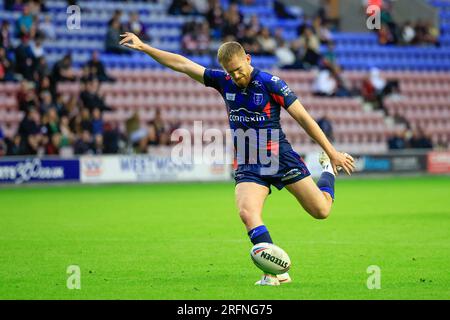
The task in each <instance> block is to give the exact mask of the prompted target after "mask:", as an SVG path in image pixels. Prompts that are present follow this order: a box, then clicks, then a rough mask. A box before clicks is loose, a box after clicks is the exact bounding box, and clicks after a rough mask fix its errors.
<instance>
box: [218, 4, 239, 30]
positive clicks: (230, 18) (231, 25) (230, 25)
mask: <svg viewBox="0 0 450 320" xmlns="http://www.w3.org/2000/svg"><path fill="white" fill-rule="evenodd" d="M242 20H243V16H242V14H241V13H240V12H239V7H238V6H237V4H235V3H232V4H230V5H229V7H228V10H227V11H226V12H225V23H224V25H223V27H222V37H223V38H225V37H226V36H228V35H232V36H234V37H235V38H240V37H241V36H242V31H243V25H242Z"/></svg>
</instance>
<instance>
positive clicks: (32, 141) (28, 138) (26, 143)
mask: <svg viewBox="0 0 450 320" xmlns="http://www.w3.org/2000/svg"><path fill="white" fill-rule="evenodd" d="M18 133H19V135H20V136H21V143H22V146H21V149H23V152H24V154H38V153H39V151H40V149H41V148H42V147H43V145H44V136H43V135H42V132H41V117H40V115H39V112H37V111H36V110H35V109H33V108H32V109H30V110H29V111H28V113H27V114H26V116H25V117H24V118H23V120H22V121H21V122H20V124H19V130H18Z"/></svg>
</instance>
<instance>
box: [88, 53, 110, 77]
mask: <svg viewBox="0 0 450 320" xmlns="http://www.w3.org/2000/svg"><path fill="white" fill-rule="evenodd" d="M87 67H88V78H89V77H95V78H97V79H98V80H99V81H100V82H103V81H105V82H114V81H116V79H114V78H113V77H111V76H109V75H108V74H107V73H106V69H105V65H104V64H103V62H102V61H101V60H100V59H99V54H98V51H97V50H94V51H93V52H92V57H91V60H89V61H88V62H87ZM88 78H86V80H87V79H88Z"/></svg>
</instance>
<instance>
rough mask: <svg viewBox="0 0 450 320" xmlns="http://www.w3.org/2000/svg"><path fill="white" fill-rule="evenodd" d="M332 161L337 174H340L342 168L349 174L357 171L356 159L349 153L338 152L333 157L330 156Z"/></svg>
mask: <svg viewBox="0 0 450 320" xmlns="http://www.w3.org/2000/svg"><path fill="white" fill-rule="evenodd" d="M330 162H331V165H332V166H333V170H334V173H335V174H338V171H339V170H341V169H343V170H344V171H345V172H347V174H348V175H352V172H353V171H355V160H354V159H353V157H352V156H351V155H349V154H348V153H344V152H336V154H335V155H334V156H333V157H330Z"/></svg>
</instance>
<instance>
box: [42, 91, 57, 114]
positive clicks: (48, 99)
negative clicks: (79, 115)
mask: <svg viewBox="0 0 450 320" xmlns="http://www.w3.org/2000/svg"><path fill="white" fill-rule="evenodd" d="M54 108H55V105H54V104H53V101H52V95H51V93H50V91H47V90H46V91H42V92H41V94H40V106H39V113H40V114H46V113H47V112H48V111H49V110H50V109H54Z"/></svg>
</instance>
